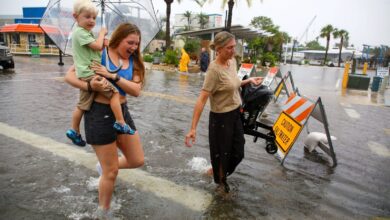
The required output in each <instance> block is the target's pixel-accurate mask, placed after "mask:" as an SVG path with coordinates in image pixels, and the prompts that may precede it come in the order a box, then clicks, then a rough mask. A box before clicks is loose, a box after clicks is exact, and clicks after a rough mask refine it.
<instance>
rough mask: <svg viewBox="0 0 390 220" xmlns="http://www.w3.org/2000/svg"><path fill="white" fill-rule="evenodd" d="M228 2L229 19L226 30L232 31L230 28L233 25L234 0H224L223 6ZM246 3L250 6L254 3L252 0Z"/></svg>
mask: <svg viewBox="0 0 390 220" xmlns="http://www.w3.org/2000/svg"><path fill="white" fill-rule="evenodd" d="M210 1H212V0H210ZM226 3H227V4H228V20H227V24H226V31H229V32H230V28H231V26H232V17H233V6H234V0H223V2H222V7H224V6H225V5H226ZM246 3H247V4H248V6H249V7H250V6H251V5H252V1H251V0H246Z"/></svg>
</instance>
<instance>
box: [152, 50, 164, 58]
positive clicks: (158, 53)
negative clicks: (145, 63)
mask: <svg viewBox="0 0 390 220" xmlns="http://www.w3.org/2000/svg"><path fill="white" fill-rule="evenodd" d="M162 55H163V54H162V52H160V51H156V52H154V53H153V57H162Z"/></svg>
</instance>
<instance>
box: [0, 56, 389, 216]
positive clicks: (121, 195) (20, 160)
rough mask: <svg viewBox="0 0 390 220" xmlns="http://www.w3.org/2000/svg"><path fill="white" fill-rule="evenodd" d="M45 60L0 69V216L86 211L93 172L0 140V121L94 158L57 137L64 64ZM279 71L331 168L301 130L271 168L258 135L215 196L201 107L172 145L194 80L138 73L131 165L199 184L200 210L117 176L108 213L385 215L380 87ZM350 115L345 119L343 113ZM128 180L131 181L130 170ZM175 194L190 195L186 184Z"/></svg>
mask: <svg viewBox="0 0 390 220" xmlns="http://www.w3.org/2000/svg"><path fill="white" fill-rule="evenodd" d="M57 62H58V60H57V59H56V58H45V57H42V58H30V57H15V63H16V69H15V70H14V71H3V70H0V123H2V125H3V127H1V126H0V219H90V218H91V216H92V213H93V212H94V211H95V209H96V206H97V181H98V178H97V173H96V171H95V170H93V169H90V167H88V166H87V167H86V166H83V165H80V164H77V163H75V162H74V161H72V160H69V159H67V158H64V157H61V156H58V155H53V154H52V153H50V152H47V151H45V150H41V149H38V148H36V147H34V146H33V145H34V144H29V142H28V141H21V140H19V139H18V137H16V136H15V137H10V135H8V136H7V135H5V133H6V132H7V131H6V129H4V130H2V129H1V128H4V127H6V126H11V127H15V128H17V129H22V130H23V132H24V131H26V132H24V133H27V132H29V133H33V134H35V135H38V136H39V137H44V138H49V139H50V140H53V141H55V142H58V143H65V144H68V145H69V146H68V149H67V150H66V151H68V152H63V154H66V153H71V152H75V151H77V150H80V149H81V150H82V154H83V155H84V154H86V155H90V156H91V157H93V156H94V155H93V150H92V148H91V147H90V146H87V147H86V148H78V147H77V146H73V145H71V143H70V141H69V140H68V139H67V138H66V137H65V131H66V129H68V127H69V126H70V122H71V113H72V110H73V108H74V107H75V105H76V102H77V97H78V90H76V89H74V88H72V87H70V86H69V85H67V84H66V83H64V82H63V80H62V77H63V76H64V74H65V71H66V70H67V68H68V65H69V64H70V63H71V59H69V58H65V63H66V65H65V66H64V67H59V66H58V65H57ZM281 69H282V72H283V73H284V72H286V71H288V70H291V71H292V74H293V78H294V82H295V85H296V86H297V87H298V88H299V90H300V92H301V94H304V95H306V96H308V97H310V98H312V99H316V98H318V97H319V96H320V97H321V99H322V101H323V103H324V105H325V110H326V114H327V117H328V121H329V126H330V133H331V135H332V136H335V137H336V138H337V140H336V141H334V142H333V145H334V149H335V152H336V156H337V159H338V166H336V167H335V168H331V166H330V163H329V162H330V159H329V157H327V156H326V154H324V153H323V152H322V151H321V150H320V149H319V150H318V152H319V153H318V154H314V155H313V154H307V153H305V152H304V150H303V140H304V137H305V135H306V134H307V130H306V128H304V130H303V131H302V133H301V135H300V136H299V138H298V140H297V142H296V143H295V145H294V147H293V148H292V150H291V151H290V153H289V154H288V157H287V159H286V160H285V162H284V165H283V166H282V165H281V164H280V162H279V161H278V160H277V159H276V158H275V157H274V156H273V155H269V154H267V153H266V151H265V149H264V148H265V142H264V141H263V140H261V139H259V140H258V141H257V142H256V143H253V141H252V140H253V138H252V137H251V136H246V145H245V158H244V160H243V162H242V163H241V164H240V165H239V166H238V168H237V170H236V172H235V173H234V174H233V175H231V176H230V177H229V178H228V181H229V183H230V185H231V188H232V192H231V193H230V195H229V196H223V195H220V194H219V193H218V192H216V191H215V188H216V185H215V184H214V183H213V182H212V179H211V178H209V177H207V176H204V175H203V172H204V170H205V169H207V168H208V167H209V166H210V161H209V149H208V138H207V136H208V111H209V107H208V106H206V108H205V111H204V112H203V114H202V117H201V120H200V122H199V125H198V130H197V142H196V144H195V145H194V146H193V147H192V148H187V147H185V146H184V135H185V134H186V133H187V132H188V129H189V127H190V124H191V118H192V112H193V107H194V104H195V101H196V98H197V96H198V94H199V91H200V88H201V86H202V83H203V79H204V77H203V76H201V75H198V74H188V75H184V74H179V73H176V72H175V73H165V72H161V71H149V72H148V73H147V76H146V85H145V87H144V89H143V94H142V95H141V96H140V97H138V98H134V97H128V106H129V109H130V112H131V114H132V117H133V119H134V121H135V124H136V126H137V129H138V130H139V132H140V136H141V139H142V143H143V147H144V150H145V166H144V167H142V168H139V170H140V171H142V173H144V174H145V175H147V176H151V177H153V178H154V177H156V179H158V180H159V181H160V180H164V181H169V182H170V183H172V184H176V185H177V186H180V187H181V186H183V187H190V189H192V190H194V191H198V190H199V191H201V192H204V193H205V194H207V195H209V196H210V198H211V200H210V201H209V202H205V204H207V206H206V207H204V208H202V209H195V208H194V209H192V208H191V207H188V206H186V205H184V204H182V203H181V202H180V201H181V198H177V199H176V200H175V199H174V198H172V199H169V198H167V197H169V195H168V196H167V197H160V196H159V195H160V194H159V193H160V191H162V190H163V189H164V187H162V186H161V185H159V184H160V182H162V181H160V182H156V183H155V184H154V183H151V182H150V181H149V182H148V184H149V185H148V186H147V187H146V186H145V187H143V186H142V184H129V182H128V181H127V180H124V179H120V180H119V181H118V183H117V186H116V189H115V193H114V198H113V204H112V209H113V210H114V212H115V215H116V216H117V217H119V218H120V219H375V218H376V217H387V218H389V217H390V201H389V198H390V170H389V166H390V144H389V143H390V123H389V122H390V111H389V110H390V109H389V108H388V107H384V106H383V105H381V103H380V101H378V100H380V99H381V97H380V95H378V94H373V93H370V92H367V91H358V92H356V91H355V92H353V91H352V92H351V91H347V92H343V91H342V90H341V89H340V79H342V73H343V70H342V69H339V68H323V67H308V66H290V65H286V66H282V67H281ZM280 106H281V104H278V103H276V104H271V105H269V106H268V107H267V113H268V117H267V118H265V119H264V120H265V122H269V123H272V122H273V121H275V120H276V118H277V116H278V115H279V113H280V111H281V110H280ZM351 111H354V112H355V113H356V114H355V116H356V115H357V116H356V117H351V115H350V114H348V112H351ZM82 129H83V127H82ZM309 130H310V131H319V132H324V130H323V126H322V124H320V123H318V122H316V121H315V120H311V121H309ZM23 132H22V133H20V134H21V135H23V134H24V133H23ZM49 147H50V146H49ZM80 155H81V154H80ZM74 160H75V161H77V158H75V159H74ZM91 166H92V167H93V166H94V164H92V165H91ZM120 172H121V173H122V172H123V173H125V172H128V171H126V170H121V171H120ZM134 178H135V177H134ZM129 181H130V182H131V181H133V183H134V182H137V181H138V182H137V183H139V181H142V179H141V180H131V176H130V180H129ZM151 181H153V179H151ZM159 187H161V188H159ZM173 190H174V189H173ZM187 193H188V197H191V196H193V195H194V194H192V192H191V190H189V191H188V192H187ZM166 194H169V192H168V193H165V194H164V195H166ZM205 198H206V197H205ZM187 199H188V198H187ZM190 199H192V198H190ZM193 199H194V200H196V199H197V198H195V197H193Z"/></svg>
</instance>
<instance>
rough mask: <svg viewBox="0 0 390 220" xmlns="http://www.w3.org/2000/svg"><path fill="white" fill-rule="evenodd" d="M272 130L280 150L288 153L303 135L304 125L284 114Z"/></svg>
mask: <svg viewBox="0 0 390 220" xmlns="http://www.w3.org/2000/svg"><path fill="white" fill-rule="evenodd" d="M272 129H273V131H274V133H275V141H276V144H277V145H278V147H279V149H280V150H282V151H283V153H287V152H288V151H289V150H290V148H291V147H292V145H293V144H294V142H295V140H296V139H297V137H298V136H299V134H300V133H301V130H302V125H301V124H300V123H299V122H297V121H296V120H295V119H294V118H293V117H291V116H290V115H289V114H287V113H285V112H282V113H281V114H280V115H279V118H278V120H276V122H275V124H274V126H273V128H272Z"/></svg>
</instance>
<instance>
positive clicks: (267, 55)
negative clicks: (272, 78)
mask: <svg viewBox="0 0 390 220" xmlns="http://www.w3.org/2000/svg"><path fill="white" fill-rule="evenodd" d="M261 61H262V65H263V66H265V62H269V63H270V65H269V66H275V63H276V57H275V55H273V54H272V53H271V52H267V53H265V54H263V56H262V57H261Z"/></svg>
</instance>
